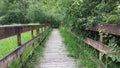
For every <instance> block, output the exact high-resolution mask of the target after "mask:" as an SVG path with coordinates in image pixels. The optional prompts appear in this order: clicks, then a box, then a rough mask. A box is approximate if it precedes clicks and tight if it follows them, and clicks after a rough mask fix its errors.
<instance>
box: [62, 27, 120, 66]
mask: <svg viewBox="0 0 120 68" xmlns="http://www.w3.org/2000/svg"><path fill="white" fill-rule="evenodd" d="M60 32H61V35H62V36H63V38H64V41H63V42H64V43H65V44H66V48H67V50H68V51H69V56H72V57H74V58H75V59H76V64H77V66H78V67H79V68H80V67H83V68H100V67H101V65H102V66H104V67H106V68H119V64H120V63H119V62H111V59H110V58H107V59H106V58H105V56H104V61H103V62H101V61H99V60H98V57H99V52H98V51H97V50H95V49H94V48H92V47H91V46H89V45H87V44H85V43H84V42H83V40H82V37H81V38H79V39H78V38H77V37H75V36H74V35H73V34H71V33H70V32H68V31H67V29H66V28H64V27H61V28H60Z"/></svg>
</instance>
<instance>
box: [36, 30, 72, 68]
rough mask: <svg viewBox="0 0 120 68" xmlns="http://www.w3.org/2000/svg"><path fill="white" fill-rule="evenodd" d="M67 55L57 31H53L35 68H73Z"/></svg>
mask: <svg viewBox="0 0 120 68" xmlns="http://www.w3.org/2000/svg"><path fill="white" fill-rule="evenodd" d="M67 54H68V52H67V51H66V50H65V47H64V44H63V43H62V37H61V36H60V33H59V31H58V29H53V32H52V34H51V36H50V37H49V39H48V41H47V42H46V47H45V50H44V54H43V57H41V58H40V61H39V65H37V66H36V68H74V59H72V58H70V57H68V56H67Z"/></svg>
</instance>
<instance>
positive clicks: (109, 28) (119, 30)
mask: <svg viewBox="0 0 120 68" xmlns="http://www.w3.org/2000/svg"><path fill="white" fill-rule="evenodd" d="M86 30H91V31H98V32H105V33H109V34H113V35H120V24H103V25H94V26H92V27H88V28H86Z"/></svg>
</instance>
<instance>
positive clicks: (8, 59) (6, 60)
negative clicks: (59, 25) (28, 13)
mask: <svg viewBox="0 0 120 68" xmlns="http://www.w3.org/2000/svg"><path fill="white" fill-rule="evenodd" d="M42 27H44V28H46V29H45V30H44V31H42V33H39V32H38V34H37V36H36V37H34V36H33V32H32V39H31V40H29V41H28V42H26V43H24V44H22V45H21V37H20V33H22V32H27V31H33V29H37V30H38V29H39V28H42ZM2 28H3V30H2ZM8 28H10V29H8ZM17 28H18V29H17ZM7 29H8V30H7ZM48 29H49V28H48V26H47V25H24V26H15V27H14V26H1V27H0V31H1V32H3V33H10V34H5V35H4V36H3V37H2V35H3V33H0V39H3V38H6V37H10V36H13V35H18V45H19V46H18V47H17V48H16V49H15V50H14V51H12V52H11V53H9V54H8V55H7V56H5V57H3V58H1V59H0V68H7V67H8V66H9V65H10V64H11V63H12V62H13V61H14V60H15V59H16V58H19V57H20V55H21V54H22V53H23V52H24V51H25V50H26V49H27V48H28V47H29V46H32V44H33V43H34V42H35V41H38V39H39V38H40V37H41V36H42V35H45V34H46V33H47V31H48ZM11 30H13V31H11ZM17 30H18V31H17ZM7 31H8V32H7ZM10 31H11V32H10ZM12 32H13V33H12Z"/></svg>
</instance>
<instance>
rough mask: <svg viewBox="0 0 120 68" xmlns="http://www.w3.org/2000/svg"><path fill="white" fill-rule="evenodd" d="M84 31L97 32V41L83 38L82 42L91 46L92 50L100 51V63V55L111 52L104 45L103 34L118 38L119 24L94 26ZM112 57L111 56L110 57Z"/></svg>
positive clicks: (100, 58)
mask: <svg viewBox="0 0 120 68" xmlns="http://www.w3.org/2000/svg"><path fill="white" fill-rule="evenodd" d="M86 30H89V31H96V32H99V35H100V36H99V41H95V40H92V39H90V38H88V37H86V38H84V42H85V43H87V44H89V45H91V46H92V47H93V48H95V49H97V50H98V51H100V53H99V60H100V61H102V53H104V54H107V53H109V52H111V50H110V47H109V46H108V45H105V44H104V43H103V42H104V36H103V34H104V33H108V34H112V35H117V36H120V24H103V25H95V26H93V27H88V28H86ZM110 57H112V55H110Z"/></svg>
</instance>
